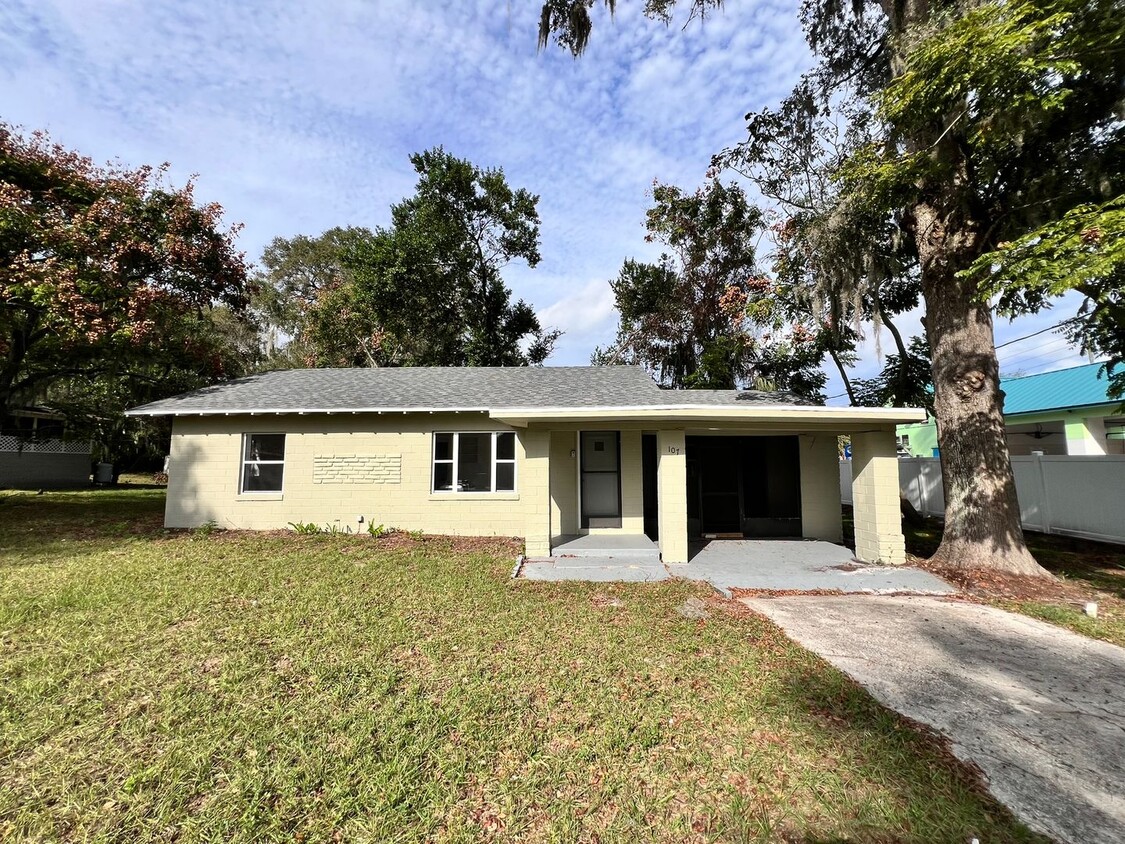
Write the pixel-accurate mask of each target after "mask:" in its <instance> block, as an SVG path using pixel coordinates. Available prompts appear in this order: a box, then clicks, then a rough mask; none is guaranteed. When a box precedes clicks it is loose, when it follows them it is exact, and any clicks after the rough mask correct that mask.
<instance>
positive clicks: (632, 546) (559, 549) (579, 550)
mask: <svg viewBox="0 0 1125 844" xmlns="http://www.w3.org/2000/svg"><path fill="white" fill-rule="evenodd" d="M551 556H552V557H555V558H560V557H561V558H566V557H602V558H606V557H617V558H622V557H627V558H628V559H630V560H659V559H660V548H659V546H658V545H657V544H656V543H655V542H653V541H652V540H651V539H649V538H648V537H647V536H645V535H644V534H641V535H639V536H637V535H625V536H615V535H608V534H607V535H594V536H589V535H587V536H560V537H557V538H556V539H555V541H554V542H553V543H552V545H551Z"/></svg>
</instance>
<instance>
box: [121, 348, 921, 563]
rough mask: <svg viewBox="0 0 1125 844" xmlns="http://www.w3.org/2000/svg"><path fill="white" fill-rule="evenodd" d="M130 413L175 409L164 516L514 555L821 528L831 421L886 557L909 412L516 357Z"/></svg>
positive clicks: (893, 551) (371, 372)
mask: <svg viewBox="0 0 1125 844" xmlns="http://www.w3.org/2000/svg"><path fill="white" fill-rule="evenodd" d="M129 415H131V416H160V415H167V416H173V417H175V419H174V424H173V429H172V448H171V461H170V465H169V473H168V474H169V485H168V503H167V511H166V515H165V522H166V524H167V525H168V526H169V527H180V528H184V527H194V526H197V525H201V524H204V523H206V522H209V521H214V522H216V523H218V524H219V525H221V526H223V527H229V528H250V529H267V528H284V527H285V526H286V525H287V524H289V523H290V522H316V523H318V524H321V525H324V524H335V525H338V526H339V528H340V529H341V530H344V529H347V528H351V529H354V530H363V529H364V528H365V527H366V526H367V525H369V524H372V523H374V524H384V525H388V526H395V527H398V528H406V529H411V530H422V531H425V532H427V533H435V534H461V535H504V536H521V537H523V538H524V540H525V542H526V550H527V553H528V555H530V556H542V555H547V554H550V553H551V550H552V548H553V547H555V546H558V545H559V544H561V543H562V542H564V541H565V540H566V538H571V537H574V536H576V535H581V534H595V535H606V536H607V537H610V536H616V537H619V538H621V537H629V536H634V537H640V536H641V535H642V534H647V535H648V536H649V537H650V538H651V539H654V540H657V541H658V542H659V547H660V551H661V554H662V557H663V559H664V560H665V562H671V563H681V562H686V561H687V559H688V541H689V539H690V538H692V537H694V536H700V535H727V534H734V535H738V536H789V537H815V538H817V539H825V540H830V541H833V542H838V541H839V540H840V536H841V512H840V494H839V467H838V462H837V437H838V435H840V434H849V435H851V438H852V455H853V457H852V463H853V466H854V471H855V487H854V496H853V497H854V507H855V521H856V553H857V556H859V557H860V558H861V559H866V560H870V561H882V562H892V563H897V562H902V560H903V558H904V551H903V538H902V532H901V527H900V520H899V501H898V461H897V459H896V456H895V434H894V431H895V425H896V424H897V423H903V422H910V421H915V420H920V419H922V418H924V411H921V410H913V409H902V408H898V409H896V408H835V407H821V406H810V405H805V404H800V403H797V402H796V401H795V400H794V399H793V397H792V396H789V395H788V394H779V393H761V392H752V391H748V392H739V391H736V390H692V391H680V390H675V391H671V390H662V389H660V388H659V387H658V386H657V385H656V384H655V383H654V382H653V381H652V379H651V378H650V377H649V376H648V375H647V374H646V373H645V372H644V371H643V370H641V369H639V368H636V367H529V368H401V369H391V368H387V369H304V370H289V371H281V372H269V373H264V374H261V375H254V376H251V377H248V378H242V379H239V380H236V381H230V382H228V383H225V384H220V385H217V386H214V387H209V388H206V389H203V390H198V391H196V392H193V393H187V394H185V395H182V396H177V397H175V398H170V399H165V400H163V401H158V402H154V403H152V404H148V405H145V406H143V407H139V408H135V409H133V410H131V411H129ZM361 518H362V521H360V519H361ZM611 541H612V540H607V544H608V543H609V542H611Z"/></svg>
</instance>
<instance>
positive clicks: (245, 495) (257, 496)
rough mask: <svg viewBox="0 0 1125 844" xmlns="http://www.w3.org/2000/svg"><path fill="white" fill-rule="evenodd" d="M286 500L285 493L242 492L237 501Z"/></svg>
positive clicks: (236, 498)
mask: <svg viewBox="0 0 1125 844" xmlns="http://www.w3.org/2000/svg"><path fill="white" fill-rule="evenodd" d="M283 498H285V493H283V492H240V493H239V494H238V495H237V496H236V497H235V499H234V500H235V501H281V500H282V499H283Z"/></svg>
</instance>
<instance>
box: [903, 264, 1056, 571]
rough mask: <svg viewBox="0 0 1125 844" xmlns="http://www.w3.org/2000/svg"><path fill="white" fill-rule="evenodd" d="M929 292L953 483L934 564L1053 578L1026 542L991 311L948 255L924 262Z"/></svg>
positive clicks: (937, 406)
mask: <svg viewBox="0 0 1125 844" xmlns="http://www.w3.org/2000/svg"><path fill="white" fill-rule="evenodd" d="M927 263H928V264H929V266H926V265H927ZM922 291H923V296H924V297H925V300H926V332H927V334H928V335H929V341H930V347H931V351H932V355H933V376H934V415H935V417H936V419H937V432H938V447H939V449H940V455H941V475H942V479H943V481H944V486H945V530H944V532H943V534H942V540H941V545H940V546H939V547H938V550H937V552H936V553H935V554H934V556H933V558H932V562H934V563H936V564H938V565H942V566H949V567H952V568H988V569H998V570H1002V571H1007V572H1013V573H1016V574H1026V575H1037V576H1042V577H1050V576H1051V575H1050V574H1049V573H1048V572H1047V571H1046V570H1045V569H1043V568H1042V567H1040V565H1039V564H1038V563H1037V562H1036V561H1035V558H1034V557H1032V556H1031V553H1030V552H1029V551H1028V550H1027V545H1026V544H1025V543H1024V538H1023V529H1022V526H1021V524H1020V510H1019V503H1018V501H1017V500H1016V484H1015V478H1014V477H1013V475H1012V464H1011V461H1010V459H1009V457H1008V442H1007V439H1006V438H1005V435H1004V413H1003V407H1004V394H1003V393H1002V392H1001V391H1000V373H999V364H998V363H997V360H996V349H995V346H994V341H993V334H992V313H991V310H990V309H989V306H988V304H987V303H986V302H979V301H977V299H976V296H975V293H976V291H975V288H974V286H973V285H972V284H970V283H968V282H966V281H964V280H962V279H958V278H956V276H955V274H954V272H953V270H952V269H951V268H950V266H949V264H948V263H946V262H944V261H941V260H933V261H929V262H927V261H925V260H924V261H923V272H922Z"/></svg>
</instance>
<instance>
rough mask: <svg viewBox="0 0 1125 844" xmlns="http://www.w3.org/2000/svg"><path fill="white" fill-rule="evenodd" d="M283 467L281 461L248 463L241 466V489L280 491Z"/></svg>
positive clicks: (247, 490) (244, 490)
mask: <svg viewBox="0 0 1125 844" xmlns="http://www.w3.org/2000/svg"><path fill="white" fill-rule="evenodd" d="M284 469H285V466H284V465H282V464H281V463H248V464H247V465H245V466H243V467H242V491H243V492H281V478H282V474H283V472H284Z"/></svg>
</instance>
